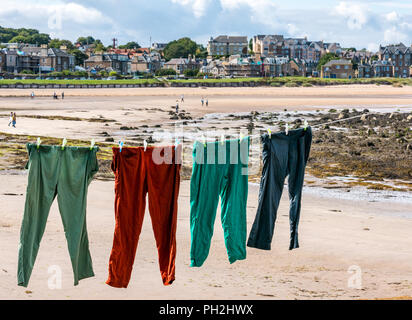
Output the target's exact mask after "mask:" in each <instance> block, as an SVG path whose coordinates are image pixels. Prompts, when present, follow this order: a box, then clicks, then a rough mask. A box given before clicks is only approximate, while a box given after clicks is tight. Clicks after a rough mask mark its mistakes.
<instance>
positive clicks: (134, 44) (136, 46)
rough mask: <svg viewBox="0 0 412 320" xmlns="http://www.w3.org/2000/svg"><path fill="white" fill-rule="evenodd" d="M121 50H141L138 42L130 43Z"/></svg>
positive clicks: (122, 46) (121, 47)
mask: <svg viewBox="0 0 412 320" xmlns="http://www.w3.org/2000/svg"><path fill="white" fill-rule="evenodd" d="M119 48H120V49H139V48H141V47H140V45H139V44H138V43H137V42H136V41H130V42H128V43H126V44H124V45H121V46H119Z"/></svg>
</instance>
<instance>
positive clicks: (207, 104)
mask: <svg viewBox="0 0 412 320" xmlns="http://www.w3.org/2000/svg"><path fill="white" fill-rule="evenodd" d="M208 106H209V99H208V98H206V107H208Z"/></svg>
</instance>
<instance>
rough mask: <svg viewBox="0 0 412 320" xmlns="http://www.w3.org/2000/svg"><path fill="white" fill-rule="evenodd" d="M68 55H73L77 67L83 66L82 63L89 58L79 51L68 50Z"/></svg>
mask: <svg viewBox="0 0 412 320" xmlns="http://www.w3.org/2000/svg"><path fill="white" fill-rule="evenodd" d="M69 53H70V54H72V55H74V59H75V64H76V65H77V66H79V65H83V64H84V61H85V60H87V59H88V58H89V56H88V55H87V54H85V53H84V52H82V51H80V50H79V49H73V50H70V51H69Z"/></svg>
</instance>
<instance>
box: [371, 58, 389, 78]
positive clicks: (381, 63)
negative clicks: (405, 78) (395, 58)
mask: <svg viewBox="0 0 412 320" xmlns="http://www.w3.org/2000/svg"><path fill="white" fill-rule="evenodd" d="M372 68H373V75H374V77H377V78H385V77H386V78H388V77H393V75H394V72H395V66H394V65H393V63H392V61H390V60H388V61H385V60H378V61H374V62H373V63H372Z"/></svg>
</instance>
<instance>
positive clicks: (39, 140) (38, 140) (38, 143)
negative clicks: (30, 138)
mask: <svg viewBox="0 0 412 320" xmlns="http://www.w3.org/2000/svg"><path fill="white" fill-rule="evenodd" d="M40 144H41V139H40V138H37V149H39V148H40Z"/></svg>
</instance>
